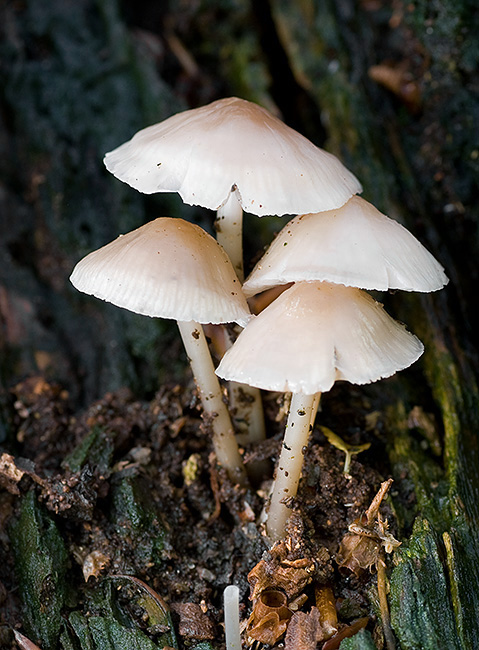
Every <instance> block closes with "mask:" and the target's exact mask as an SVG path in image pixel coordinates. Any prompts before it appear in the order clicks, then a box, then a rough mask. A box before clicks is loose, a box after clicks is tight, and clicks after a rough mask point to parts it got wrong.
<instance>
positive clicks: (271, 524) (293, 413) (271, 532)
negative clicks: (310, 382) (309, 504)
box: [266, 393, 315, 541]
mask: <svg viewBox="0 0 479 650" xmlns="http://www.w3.org/2000/svg"><path fill="white" fill-rule="evenodd" d="M314 400H315V395H303V393H293V395H292V397H291V405H290V407H289V415H288V421H287V423H286V430H285V434H284V439H283V446H282V448H281V454H280V456H279V460H278V465H277V468H276V476H275V479H274V483H273V490H272V493H271V501H270V505H269V510H268V516H267V520H266V531H267V534H268V536H269V537H270V538H271V539H272V540H273V541H276V540H279V539H281V538H282V537H284V533H285V529H286V522H287V521H288V519H289V516H290V514H291V510H290V509H289V508H288V507H287V505H285V504H284V503H283V501H284V499H290V498H291V497H295V496H296V492H297V491H298V484H299V479H300V478H301V469H302V467H303V458H304V449H305V447H306V445H307V444H308V438H309V434H310V432H311V414H312V409H313V404H314Z"/></svg>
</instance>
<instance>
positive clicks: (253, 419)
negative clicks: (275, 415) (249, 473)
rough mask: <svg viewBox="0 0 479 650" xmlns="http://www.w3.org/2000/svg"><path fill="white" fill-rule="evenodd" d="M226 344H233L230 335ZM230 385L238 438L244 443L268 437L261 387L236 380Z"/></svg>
mask: <svg viewBox="0 0 479 650" xmlns="http://www.w3.org/2000/svg"><path fill="white" fill-rule="evenodd" d="M225 345H226V349H228V350H229V348H230V347H231V346H232V345H233V341H232V340H231V338H230V336H228V335H227V336H226V337H225ZM228 385H229V389H228V394H229V398H230V407H231V409H232V411H233V420H234V421H235V424H236V428H237V430H239V432H240V433H239V436H238V435H237V436H236V439H237V440H239V441H241V444H242V445H247V444H249V443H251V442H261V440H264V439H265V438H266V431H265V424H264V411H263V400H262V399H261V391H260V390H259V388H255V387H253V386H248V384H241V383H238V382H236V381H230V382H228Z"/></svg>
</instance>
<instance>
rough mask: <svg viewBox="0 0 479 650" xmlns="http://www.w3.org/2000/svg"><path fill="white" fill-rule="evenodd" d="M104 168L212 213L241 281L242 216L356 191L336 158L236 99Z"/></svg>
mask: <svg viewBox="0 0 479 650" xmlns="http://www.w3.org/2000/svg"><path fill="white" fill-rule="evenodd" d="M104 162H105V165H106V167H107V169H108V170H109V171H110V172H111V173H112V174H113V175H114V176H116V177H117V178H119V179H120V180H122V181H124V182H125V183H128V184H129V185H131V186H132V187H134V188H135V189H137V190H139V191H140V192H144V193H146V194H151V193H154V192H178V193H179V194H180V196H181V198H182V199H183V201H184V202H185V203H188V204H190V205H200V206H202V207H204V208H208V209H210V210H216V211H217V224H218V240H219V241H220V243H221V244H222V245H223V247H224V249H225V250H226V252H227V253H228V255H229V257H230V259H231V261H232V263H233V266H234V268H235V270H236V272H237V274H238V277H239V278H240V279H241V280H242V275H243V255H242V220H243V210H245V211H246V212H250V213H252V214H256V215H258V216H260V217H261V216H264V215H283V214H299V213H302V212H312V211H314V212H317V211H321V210H330V209H333V208H337V207H339V206H341V205H343V204H344V203H345V202H346V201H347V200H348V199H349V198H350V197H351V196H352V195H353V194H356V193H357V192H360V191H361V185H360V183H359V181H358V180H357V179H356V178H355V176H353V174H352V173H351V172H350V171H348V170H347V169H346V168H345V167H344V166H343V165H342V163H341V162H340V161H339V160H338V159H337V158H336V157H335V156H333V155H331V154H330V153H327V152H326V151H323V150H322V149H319V148H318V147H316V146H315V145H314V144H313V143H312V142H310V141H309V140H308V139H307V138H305V137H304V136H302V135H300V134H299V133H298V132H297V131H294V130H293V129H291V128H290V127H288V126H287V125H286V124H284V123H283V122H281V120H279V119H278V118H276V117H274V116H273V115H272V114H271V113H269V112H268V111H267V110H266V109H264V108H262V107H261V106H258V105H257V104H254V103H252V102H248V101H246V100H244V99H238V98H237V97H229V98H226V99H220V100H218V101H215V102H213V103H211V104H208V105H207V106H202V107H200V108H195V109H192V110H188V111H184V112H182V113H178V114H176V115H173V116H172V117H169V118H168V119H166V120H164V121H163V122H160V123H159V124H155V125H153V126H149V127H147V128H145V129H143V130H141V131H139V132H138V133H136V135H134V136H133V138H132V139H131V140H129V141H128V142H126V143H124V144H122V145H121V146H119V147H118V148H116V149H114V150H113V151H110V152H109V153H107V154H106V155H105V160H104Z"/></svg>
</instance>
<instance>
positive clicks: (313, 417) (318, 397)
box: [311, 393, 321, 431]
mask: <svg viewBox="0 0 479 650" xmlns="http://www.w3.org/2000/svg"><path fill="white" fill-rule="evenodd" d="M320 401H321V393H316V394H315V396H314V402H313V408H312V409H311V431H312V430H313V429H314V422H315V420H316V415H317V413H318V409H319V402H320Z"/></svg>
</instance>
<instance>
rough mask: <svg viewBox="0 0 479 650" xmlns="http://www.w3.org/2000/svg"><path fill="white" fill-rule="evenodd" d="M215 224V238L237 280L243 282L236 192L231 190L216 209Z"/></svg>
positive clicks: (239, 219) (241, 243) (241, 240)
mask: <svg viewBox="0 0 479 650" xmlns="http://www.w3.org/2000/svg"><path fill="white" fill-rule="evenodd" d="M235 189H236V188H235ZM215 226H216V239H217V241H218V242H219V243H220V244H221V246H223V248H224V249H225V251H226V253H227V254H228V257H229V258H230V260H231V263H232V264H233V268H234V270H235V271H236V275H237V276H238V278H239V280H240V281H241V282H243V280H244V272H243V208H242V207H241V204H240V202H239V201H238V199H237V198H236V192H234V191H232V192H231V193H230V195H229V197H228V199H227V200H226V203H225V204H224V205H222V206H221V208H219V210H218V211H217V213H216V223H215Z"/></svg>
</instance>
